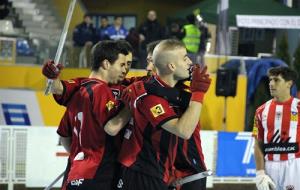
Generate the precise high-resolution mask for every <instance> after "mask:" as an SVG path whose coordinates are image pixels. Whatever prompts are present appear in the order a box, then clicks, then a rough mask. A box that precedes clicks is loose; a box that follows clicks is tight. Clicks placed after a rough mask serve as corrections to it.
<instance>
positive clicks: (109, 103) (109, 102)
mask: <svg viewBox="0 0 300 190" xmlns="http://www.w3.org/2000/svg"><path fill="white" fill-rule="evenodd" d="M114 106H115V103H114V102H113V101H111V100H109V101H108V102H107V103H106V108H107V110H108V111H110V110H111V109H113V108H114Z"/></svg>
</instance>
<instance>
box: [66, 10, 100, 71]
mask: <svg viewBox="0 0 300 190" xmlns="http://www.w3.org/2000/svg"><path fill="white" fill-rule="evenodd" d="M95 33H96V30H95V28H94V26H93V24H92V19H91V16H90V15H89V14H85V15H84V17H83V21H82V23H80V24H78V25H77V26H76V27H75V29H74V31H73V42H74V49H73V61H72V63H71V64H70V66H71V67H78V66H79V67H89V66H90V56H89V55H90V53H89V52H90V51H91V47H92V46H93V44H94V43H95V41H96V38H95ZM78 55H79V56H78Z"/></svg>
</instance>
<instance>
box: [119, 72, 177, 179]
mask: <svg viewBox="0 0 300 190" xmlns="http://www.w3.org/2000/svg"><path fill="white" fill-rule="evenodd" d="M148 82H149V83H153V84H156V85H160V86H165V85H166V84H164V83H163V82H162V81H161V80H160V79H159V78H158V77H156V76H155V77H153V78H151V79H150V80H149V81H148ZM133 118H134V119H133V122H134V127H133V126H129V127H128V128H127V129H126V131H125V134H124V139H123V144H122V148H121V151H120V154H119V161H120V163H121V164H123V165H124V166H126V167H129V168H130V169H132V170H136V171H139V172H142V173H145V174H147V175H150V176H153V177H157V178H160V179H162V180H163V181H164V182H166V183H167V181H168V178H169V172H170V170H171V169H172V166H173V163H174V161H175V157H176V150H177V137H176V136H175V135H173V134H171V133H169V132H168V131H166V130H164V129H163V128H161V125H163V124H164V123H165V122H167V121H169V120H171V119H174V118H178V114H177V113H176V112H175V110H174V109H173V107H172V106H171V105H170V104H169V103H168V102H167V101H166V100H165V99H164V98H162V97H158V96H153V95H147V96H145V97H143V98H141V99H140V100H139V101H138V102H137V108H136V109H134V110H133Z"/></svg>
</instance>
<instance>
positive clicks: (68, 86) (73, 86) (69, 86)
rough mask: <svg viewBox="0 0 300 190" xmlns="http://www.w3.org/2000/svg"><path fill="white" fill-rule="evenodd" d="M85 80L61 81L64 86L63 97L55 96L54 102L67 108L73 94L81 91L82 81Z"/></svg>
mask: <svg viewBox="0 0 300 190" xmlns="http://www.w3.org/2000/svg"><path fill="white" fill-rule="evenodd" d="M83 79H85V78H76V79H70V80H61V82H62V85H63V88H64V89H63V93H62V94H61V95H56V94H53V98H54V100H55V101H56V102H57V103H58V104H59V105H62V106H67V105H68V102H69V101H70V99H71V98H72V96H73V94H74V93H75V92H76V91H77V90H79V88H80V84H81V81H82V80H83Z"/></svg>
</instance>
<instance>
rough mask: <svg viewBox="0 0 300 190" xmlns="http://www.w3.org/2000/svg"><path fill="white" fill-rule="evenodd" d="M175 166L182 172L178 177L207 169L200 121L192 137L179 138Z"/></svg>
mask: <svg viewBox="0 0 300 190" xmlns="http://www.w3.org/2000/svg"><path fill="white" fill-rule="evenodd" d="M175 168H176V170H179V171H180V172H179V173H180V174H181V175H180V176H179V175H176V177H185V176H188V175H192V174H195V173H199V172H203V171H206V170H207V169H206V165H205V163H204V156H203V153H202V147H201V138H200V124H199V123H198V125H197V127H196V129H195V131H194V132H193V135H192V136H191V138H190V139H188V140H184V139H181V138H179V139H178V149H177V156H176V161H175ZM177 174H178V172H177Z"/></svg>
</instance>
